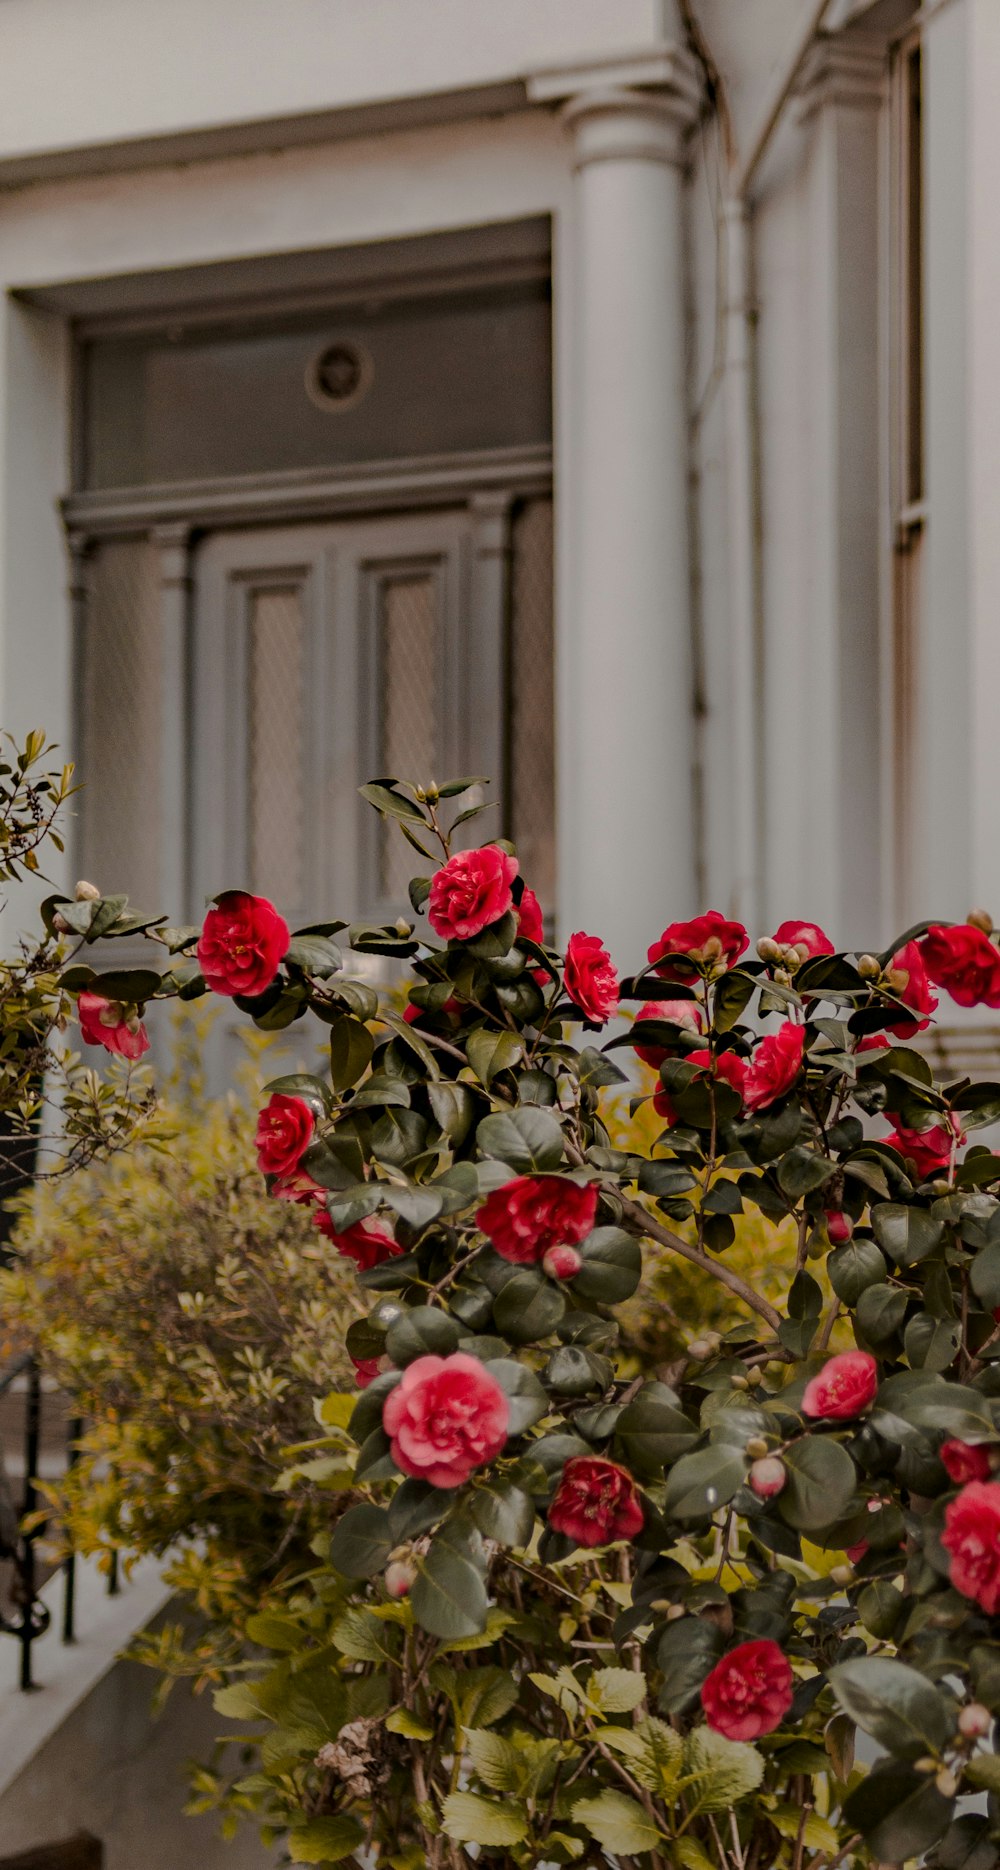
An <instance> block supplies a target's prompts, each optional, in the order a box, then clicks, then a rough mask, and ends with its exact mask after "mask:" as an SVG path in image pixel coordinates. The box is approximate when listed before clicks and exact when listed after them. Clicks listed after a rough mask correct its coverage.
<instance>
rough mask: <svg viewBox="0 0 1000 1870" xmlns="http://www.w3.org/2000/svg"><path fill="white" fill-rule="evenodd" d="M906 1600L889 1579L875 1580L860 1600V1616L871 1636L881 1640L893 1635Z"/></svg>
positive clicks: (864, 1591) (865, 1589) (866, 1586)
mask: <svg viewBox="0 0 1000 1870" xmlns="http://www.w3.org/2000/svg"><path fill="white" fill-rule="evenodd" d="M905 1602H906V1599H905V1598H904V1596H903V1593H902V1591H901V1590H900V1589H899V1586H898V1585H896V1584H893V1583H892V1581H891V1579H889V1578H875V1579H873V1580H872V1582H871V1584H866V1585H865V1588H864V1590H863V1591H862V1593H861V1595H860V1597H859V1598H858V1616H859V1617H860V1618H861V1621H862V1623H863V1624H864V1627H865V1629H866V1630H867V1631H868V1634H869V1636H877V1637H878V1638H879V1639H880V1640H881V1639H884V1638H886V1637H889V1636H891V1635H892V1632H893V1630H894V1629H895V1628H896V1625H897V1623H898V1622H899V1618H900V1613H901V1611H902V1609H903V1605H904V1604H905Z"/></svg>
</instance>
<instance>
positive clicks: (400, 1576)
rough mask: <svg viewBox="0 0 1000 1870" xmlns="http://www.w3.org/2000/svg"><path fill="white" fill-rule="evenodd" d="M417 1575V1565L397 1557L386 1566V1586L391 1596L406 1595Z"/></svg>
mask: <svg viewBox="0 0 1000 1870" xmlns="http://www.w3.org/2000/svg"><path fill="white" fill-rule="evenodd" d="M416 1575H417V1568H416V1566H415V1565H409V1564H406V1563H405V1562H404V1561H403V1560H402V1559H396V1560H395V1562H394V1563H393V1564H391V1565H387V1566H386V1568H385V1588H386V1590H387V1591H388V1593H389V1596H390V1597H405V1596H406V1594H407V1592H408V1591H409V1589H410V1587H411V1585H412V1583H413V1580H414V1578H415V1577H416Z"/></svg>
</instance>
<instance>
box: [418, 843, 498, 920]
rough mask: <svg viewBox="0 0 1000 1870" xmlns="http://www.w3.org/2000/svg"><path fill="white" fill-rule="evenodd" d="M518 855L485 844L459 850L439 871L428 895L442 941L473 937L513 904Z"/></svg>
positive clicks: (432, 917) (429, 913)
mask: <svg viewBox="0 0 1000 1870" xmlns="http://www.w3.org/2000/svg"><path fill="white" fill-rule="evenodd" d="M516 875H517V858H516V857H510V856H508V854H507V852H506V851H501V850H498V849H497V846H496V845H495V844H484V845H483V847H482V849H481V850H478V851H459V852H458V853H457V854H456V856H454V857H449V859H448V862H447V863H446V864H445V865H443V867H442V868H441V869H440V870H439V871H438V872H437V873H436V875H435V877H434V880H433V882H432V883H431V893H430V896H429V897H428V899H427V915H428V918H429V920H430V925H431V928H432V929H433V930H434V933H435V935H440V937H441V939H442V941H472V940H473V938H474V937H475V936H476V935H481V934H482V932H483V930H484V929H485V928H489V927H490V924H491V923H493V922H499V921H500V919H501V917H502V916H505V915H506V914H507V911H508V909H509V908H510V907H511V904H512V901H513V897H512V896H511V888H510V886H511V884H512V883H513V881H514V878H515V877H516Z"/></svg>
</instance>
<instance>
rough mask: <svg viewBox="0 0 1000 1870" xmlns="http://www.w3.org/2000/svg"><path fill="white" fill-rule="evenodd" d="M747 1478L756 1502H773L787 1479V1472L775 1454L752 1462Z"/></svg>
mask: <svg viewBox="0 0 1000 1870" xmlns="http://www.w3.org/2000/svg"><path fill="white" fill-rule="evenodd" d="M749 1478H750V1486H751V1488H752V1490H753V1492H754V1493H755V1494H756V1495H757V1498H758V1500H773V1499H774V1497H775V1495H776V1494H779V1493H780V1492H781V1489H782V1487H783V1486H784V1484H785V1482H786V1480H787V1479H788V1471H787V1469H786V1467H785V1463H784V1462H783V1461H779V1459H778V1457H777V1455H776V1454H769V1455H765V1456H763V1458H762V1459H761V1460H759V1461H755V1462H754V1464H753V1466H752V1468H751V1469H750V1477H749Z"/></svg>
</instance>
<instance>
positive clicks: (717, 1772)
mask: <svg viewBox="0 0 1000 1870" xmlns="http://www.w3.org/2000/svg"><path fill="white" fill-rule="evenodd" d="M684 1770H685V1773H691V1774H692V1775H695V1777H696V1783H695V1784H694V1785H693V1786H692V1787H691V1789H690V1791H689V1792H688V1794H687V1802H688V1810H689V1812H690V1813H693V1812H696V1811H699V1812H724V1811H728V1809H729V1808H730V1806H732V1805H737V1804H738V1803H739V1801H740V1799H745V1798H746V1797H747V1796H748V1794H749V1793H751V1792H754V1791H755V1790H756V1788H757V1787H758V1786H759V1785H760V1782H761V1780H762V1779H763V1777H764V1761H763V1758H762V1757H761V1755H760V1754H759V1753H758V1752H757V1749H756V1747H751V1746H748V1745H747V1744H746V1742H745V1741H741V1740H727V1739H726V1738H725V1737H724V1735H722V1734H716V1733H713V1731H712V1729H711V1728H710V1727H696V1728H695V1729H694V1732H693V1733H691V1734H689V1735H688V1738H687V1740H686V1741H685V1743H684Z"/></svg>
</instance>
